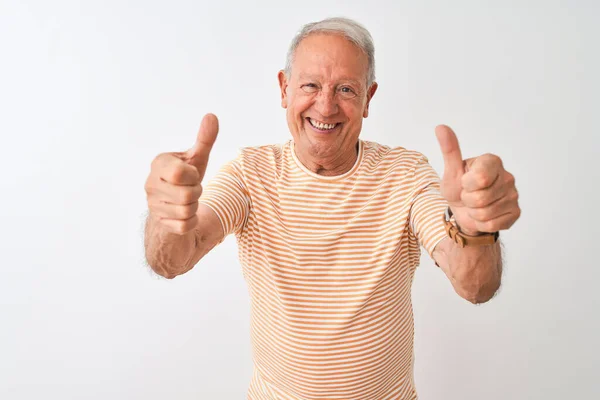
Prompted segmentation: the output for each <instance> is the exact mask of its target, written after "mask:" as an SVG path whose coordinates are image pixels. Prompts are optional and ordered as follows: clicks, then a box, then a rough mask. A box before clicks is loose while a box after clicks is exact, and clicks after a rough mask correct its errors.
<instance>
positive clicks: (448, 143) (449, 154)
mask: <svg viewBox="0 0 600 400" xmlns="http://www.w3.org/2000/svg"><path fill="white" fill-rule="evenodd" d="M435 135H436V136H437V140H438V142H439V144H440V148H441V149H442V155H443V157H444V180H447V179H460V178H461V177H462V176H463V175H464V173H465V168H464V162H463V158H462V153H461V152H460V146H459V144H458V138H457V137H456V134H455V133H454V131H453V130H452V129H450V127H449V126H446V125H438V126H436V128H435Z"/></svg>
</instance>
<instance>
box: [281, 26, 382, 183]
mask: <svg viewBox="0 0 600 400" xmlns="http://www.w3.org/2000/svg"><path fill="white" fill-rule="evenodd" d="M367 74H368V59H367V55H366V54H365V53H364V52H363V51H362V50H361V49H360V48H359V47H357V46H356V45H354V44H353V43H352V42H350V41H348V40H347V39H346V38H344V37H343V36H341V35H338V34H323V33H315V34H312V35H309V36H308V37H306V38H305V39H304V40H302V42H300V44H299V45H298V47H297V48H296V53H295V55H294V62H293V67H292V69H291V74H290V77H289V79H288V78H287V77H286V76H285V72H284V71H283V70H282V71H280V72H279V75H278V78H279V84H280V88H281V98H282V102H281V105H282V107H283V108H285V109H286V118H287V123H288V127H289V129H290V132H291V134H292V138H293V140H294V151H295V153H296V156H297V157H298V159H299V160H300V162H301V163H302V164H303V165H304V166H305V167H306V168H308V169H309V170H310V171H312V172H314V173H316V174H319V175H323V176H333V175H341V174H344V173H345V172H347V171H349V170H350V169H351V168H352V167H353V166H354V164H355V163H356V159H357V157H358V146H357V145H358V137H359V135H360V132H361V129H362V119H363V118H366V117H367V116H368V108H369V102H370V100H371V98H372V97H373V95H374V94H375V91H376V90H377V83H373V84H372V85H371V87H370V88H368V90H367V88H366V85H367ZM341 88H348V89H341ZM341 90H344V91H346V90H351V91H352V92H353V93H354V97H351V98H350V97H349V95H348V94H347V92H346V93H342V92H341ZM307 118H312V119H315V120H317V121H320V122H325V123H340V126H338V127H336V128H335V130H334V131H333V132H331V133H319V132H315V131H314V130H312V128H311V127H310V122H309V121H308V120H307Z"/></svg>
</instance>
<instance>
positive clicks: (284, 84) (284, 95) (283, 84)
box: [277, 70, 288, 108]
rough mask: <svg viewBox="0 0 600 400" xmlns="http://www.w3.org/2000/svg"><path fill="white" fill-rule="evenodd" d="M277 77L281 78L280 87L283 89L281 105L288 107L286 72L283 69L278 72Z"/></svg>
mask: <svg viewBox="0 0 600 400" xmlns="http://www.w3.org/2000/svg"><path fill="white" fill-rule="evenodd" d="M277 79H278V80H279V89H280V90H281V107H283V108H287V87H288V82H287V78H286V77H285V72H284V71H283V70H281V71H279V73H278V74H277Z"/></svg>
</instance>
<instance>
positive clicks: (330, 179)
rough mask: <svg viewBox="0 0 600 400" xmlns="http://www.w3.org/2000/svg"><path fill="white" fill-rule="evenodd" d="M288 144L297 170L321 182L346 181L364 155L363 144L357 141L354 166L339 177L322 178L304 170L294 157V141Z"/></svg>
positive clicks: (306, 169) (302, 165)
mask: <svg viewBox="0 0 600 400" xmlns="http://www.w3.org/2000/svg"><path fill="white" fill-rule="evenodd" d="M289 143H290V152H291V153H292V158H293V159H294V162H295V163H296V165H297V166H298V168H300V169H301V170H302V171H304V173H305V174H307V175H308V176H310V177H313V178H315V179H319V180H323V181H337V180H342V179H346V178H348V177H350V176H351V175H353V174H354V173H355V172H356V170H357V169H358V167H359V166H360V164H361V162H362V158H363V153H364V143H363V141H362V140H360V139H358V156H357V157H356V161H355V162H354V165H353V166H352V168H350V169H349V170H348V171H346V172H344V173H343V174H341V175H331V176H324V175H319V174H316V173H314V172H312V171H311V170H310V169H308V168H306V167H305V166H304V164H302V162H301V161H300V160H299V159H298V157H297V156H296V150H295V143H294V141H293V140H290V142H289Z"/></svg>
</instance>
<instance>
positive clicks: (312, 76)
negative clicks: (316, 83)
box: [299, 74, 361, 86]
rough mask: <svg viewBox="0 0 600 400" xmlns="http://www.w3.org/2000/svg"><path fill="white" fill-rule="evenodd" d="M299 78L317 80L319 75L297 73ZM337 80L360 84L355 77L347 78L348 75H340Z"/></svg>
mask: <svg viewBox="0 0 600 400" xmlns="http://www.w3.org/2000/svg"><path fill="white" fill-rule="evenodd" d="M299 79H301V80H304V79H309V80H313V79H314V80H319V76H317V75H305V74H300V75H299ZM339 81H346V82H350V83H353V84H355V85H357V86H360V85H361V83H360V82H359V81H357V80H356V79H352V78H349V77H346V76H342V77H341V78H340V79H339Z"/></svg>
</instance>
